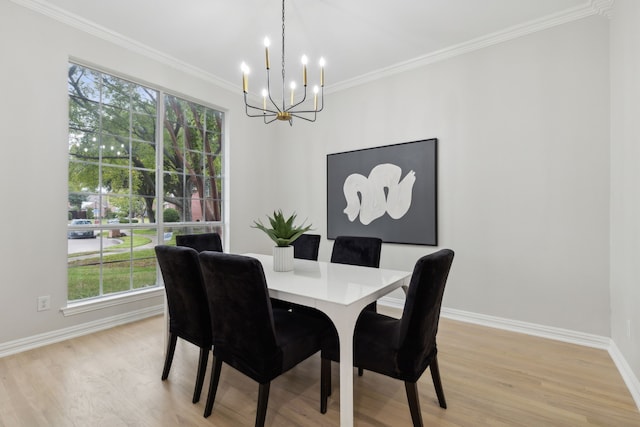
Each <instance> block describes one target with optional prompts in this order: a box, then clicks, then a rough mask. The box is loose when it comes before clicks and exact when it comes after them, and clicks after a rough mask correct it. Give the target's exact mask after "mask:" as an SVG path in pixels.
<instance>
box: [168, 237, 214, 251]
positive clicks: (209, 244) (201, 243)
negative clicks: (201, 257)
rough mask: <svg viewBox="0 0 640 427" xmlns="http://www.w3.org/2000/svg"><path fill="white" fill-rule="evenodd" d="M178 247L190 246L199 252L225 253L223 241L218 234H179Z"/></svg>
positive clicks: (177, 238)
mask: <svg viewBox="0 0 640 427" xmlns="http://www.w3.org/2000/svg"><path fill="white" fill-rule="evenodd" d="M176 245H177V246H188V247H190V248H193V249H195V250H196V251H198V252H202V251H216V252H224V250H223V249H222V239H221V238H220V235H219V234H218V233H201V234H179V235H177V236H176Z"/></svg>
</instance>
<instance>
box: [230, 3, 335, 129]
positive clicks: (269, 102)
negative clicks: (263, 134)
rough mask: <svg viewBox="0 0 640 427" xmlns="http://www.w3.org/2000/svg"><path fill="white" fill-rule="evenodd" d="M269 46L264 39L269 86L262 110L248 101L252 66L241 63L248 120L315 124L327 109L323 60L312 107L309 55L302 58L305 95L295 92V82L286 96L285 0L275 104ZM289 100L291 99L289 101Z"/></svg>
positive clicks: (263, 92) (263, 93)
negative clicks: (278, 92)
mask: <svg viewBox="0 0 640 427" xmlns="http://www.w3.org/2000/svg"><path fill="white" fill-rule="evenodd" d="M269 45H270V41H269V39H268V38H266V37H265V39H264V49H265V62H266V68H267V87H266V88H265V89H262V93H261V95H262V107H260V106H256V105H251V104H250V103H249V102H248V101H247V94H248V93H249V67H248V66H247V64H245V63H244V62H243V63H242V66H241V70H242V91H243V92H244V105H245V112H246V113H247V116H249V117H262V118H263V120H264V122H265V124H268V123H272V122H274V121H276V120H281V121H288V122H289V125H293V118H294V117H295V118H299V119H303V120H306V121H309V122H315V121H316V116H317V114H318V112H320V111H322V108H323V107H324V65H325V62H324V58H320V63H319V65H320V86H319V87H318V86H317V85H316V86H314V87H313V105H311V104H312V102H311V100H307V62H308V59H307V56H306V55H303V56H302V86H303V90H302V95H301V96H298V94H297V93H296V91H295V89H296V83H295V81H292V82H291V84H290V86H289V88H290V94H289V95H290V96H289V97H286V96H285V73H284V65H285V62H284V0H282V97H281V99H279V100H278V102H276V101H275V100H274V97H273V96H272V92H271V79H270V75H269V74H270V65H269ZM287 98H288V99H287ZM287 101H288V103H287Z"/></svg>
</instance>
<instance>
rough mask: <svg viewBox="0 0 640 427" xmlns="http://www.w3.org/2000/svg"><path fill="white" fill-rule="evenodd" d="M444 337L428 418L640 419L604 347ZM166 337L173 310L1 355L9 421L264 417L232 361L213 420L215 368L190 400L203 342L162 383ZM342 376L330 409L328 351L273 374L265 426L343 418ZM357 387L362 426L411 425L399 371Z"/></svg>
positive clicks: (462, 328)
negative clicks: (437, 388) (439, 390)
mask: <svg viewBox="0 0 640 427" xmlns="http://www.w3.org/2000/svg"><path fill="white" fill-rule="evenodd" d="M379 307H380V306H379ZM381 310H385V308H381ZM386 311H387V312H388V311H389V309H388V308H387V309H386ZM395 313H396V314H397V312H395ZM438 340H439V341H438V342H439V362H440V372H441V375H442V381H443V386H444V391H445V395H446V399H447V403H448V409H446V410H444V409H441V408H440V407H439V406H438V403H437V399H436V396H435V392H434V390H433V385H432V383H431V376H430V375H429V373H428V372H425V374H424V375H423V376H422V378H421V380H420V383H419V393H420V394H419V396H420V403H421V409H422V416H423V419H424V422H425V425H426V426H608V427H609V426H640V412H639V411H638V409H637V407H636V406H635V404H634V402H633V399H632V398H631V396H630V394H629V391H628V390H627V389H626V387H625V385H624V383H623V380H622V378H621V377H620V375H619V373H618V371H617V370H616V368H615V366H614V364H613V362H612V361H611V358H610V357H609V355H608V354H607V352H606V351H604V350H597V349H591V348H585V347H580V346H577V345H572V344H565V343H561V342H556V341H551V340H546V339H542V338H536V337H531V336H527V335H522V334H517V333H512V332H506V331H502V330H497V329H491V328H486V327H482V326H476V325H471V324H466V323H461V322H456V321H453V320H447V319H442V320H441V322H440V331H439V333H438ZM163 345H164V341H163V319H162V318H161V317H154V318H151V319H147V320H143V321H140V322H136V323H133V324H129V325H125V326H121V327H117V328H114V329H110V330H108V331H104V332H100V333H96V334H93V335H89V336H85V337H81V338H76V339H72V340H69V341H66V342H62V343H58V344H54V345H50V346H47V347H43V348H39V349H35V350H32V351H28V352H24V353H20V354H17V355H13V356H9V357H5V358H2V359H0V426H3V427H4V426H6V427H22V426H26V427H37V426H56V427H66V426H78V427H80V426H82V427H85V426H104V427H118V426H136V427H137V426H150V427H151V426H153V427H157V426H234V427H235V426H252V425H253V424H254V420H255V408H256V399H257V393H258V385H257V384H256V383H254V382H253V381H251V380H250V379H248V378H247V377H245V376H243V375H241V374H239V373H238V372H236V371H234V370H233V369H232V368H230V367H229V366H226V365H223V368H222V377H221V381H220V386H219V389H218V395H217V397H216V402H215V405H214V408H213V414H212V415H211V416H210V417H209V418H207V419H205V418H203V417H202V412H203V410H204V403H205V400H206V394H207V386H208V380H209V374H208V373H207V378H206V379H205V387H204V390H203V395H202V398H201V400H200V402H198V403H197V404H192V403H191V396H192V392H193V384H194V379H195V372H196V363H197V357H198V350H197V349H196V348H195V347H194V346H192V345H190V344H188V343H185V342H184V341H181V340H178V346H177V348H176V355H175V358H174V362H173V367H172V369H171V373H170V375H169V378H168V380H167V381H164V382H163V381H161V380H160V375H161V371H162V364H163V357H164V356H163V351H164V349H163ZM209 365H211V361H210V362H209ZM332 374H333V394H332V396H331V397H330V400H329V409H328V412H327V413H326V414H325V415H322V414H320V412H319V405H320V403H319V402H320V380H319V375H320V358H319V355H317V354H316V355H315V356H313V357H311V358H310V359H308V360H307V361H305V362H303V363H302V364H301V365H299V366H297V367H296V368H294V369H293V370H291V371H289V372H287V373H286V374H284V375H283V376H281V377H279V378H277V379H276V380H275V381H273V382H272V385H271V395H270V398H269V407H268V411H267V425H269V426H337V425H338V424H339V401H340V399H339V395H340V393H339V388H338V384H339V378H338V366H337V365H336V364H333V369H332ZM354 393H355V417H356V419H355V425H356V426H380V427H382V426H394V427H395V426H410V425H411V417H410V414H409V408H408V406H407V401H406V396H405V392H404V386H403V384H402V383H401V382H400V381H396V380H393V379H390V378H387V377H383V376H381V375H377V374H375V373H372V372H366V371H365V374H364V376H363V377H358V376H357V375H355V381H354Z"/></svg>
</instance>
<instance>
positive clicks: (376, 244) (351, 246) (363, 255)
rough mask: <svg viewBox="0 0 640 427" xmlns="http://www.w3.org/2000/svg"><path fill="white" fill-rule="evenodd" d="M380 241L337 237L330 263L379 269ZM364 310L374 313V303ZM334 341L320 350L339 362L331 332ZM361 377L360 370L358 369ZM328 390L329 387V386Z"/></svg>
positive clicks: (369, 238)
mask: <svg viewBox="0 0 640 427" xmlns="http://www.w3.org/2000/svg"><path fill="white" fill-rule="evenodd" d="M381 250H382V239H379V238H377V237H355V236H338V237H336V240H335V242H334V243H333V249H332V251H331V262H333V263H337V264H350V265H359V266H362V267H375V268H378V267H380V252H381ZM364 310H367V311H372V312H375V311H376V303H375V301H374V302H372V303H371V304H369V305H367V306H366V307H365V308H364ZM332 332H333V333H332V334H333V336H334V339H330V340H329V342H328V343H327V345H325V348H324V349H323V350H322V357H323V358H325V359H330V360H333V361H336V362H339V361H340V346H339V340H338V332H337V331H336V330H335V328H334V329H333V331H332ZM358 374H359V375H362V369H358ZM329 388H331V386H330V385H329Z"/></svg>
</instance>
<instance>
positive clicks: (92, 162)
mask: <svg viewBox="0 0 640 427" xmlns="http://www.w3.org/2000/svg"><path fill="white" fill-rule="evenodd" d="M68 91H69V144H68V145H69V146H68V149H69V200H68V219H69V230H68V233H67V238H68V300H69V301H77V300H82V299H87V298H95V297H101V296H105V295H110V294H115V293H121V292H128V291H132V290H136V289H141V288H145V287H151V286H156V285H157V283H156V278H157V277H158V274H157V271H156V261H155V253H154V250H153V247H154V246H155V245H156V244H159V243H163V244H175V236H176V235H178V234H180V233H199V232H211V231H216V232H219V233H222V225H223V221H222V188H223V187H222V180H223V176H222V173H221V171H222V164H223V161H222V158H223V157H222V156H223V153H222V147H223V144H222V141H223V134H222V129H223V121H224V114H223V113H222V112H220V111H216V110H214V109H212V108H210V107H206V106H204V105H201V104H198V103H195V102H192V101H188V100H185V99H181V98H178V97H176V96H173V95H167V94H164V93H163V92H162V91H160V90H157V89H153V88H150V87H146V86H143V85H140V84H137V83H134V82H131V81H128V80H124V79H121V78H118V77H115V76H112V75H108V74H105V73H103V72H100V71H97V70H92V69H89V68H87V67H84V66H82V65H78V64H74V63H71V64H69V73H68ZM161 107H162V108H161ZM162 111H164V116H163V117H161V116H160V114H161V112H162ZM158 123H161V124H162V127H161V128H160V129H158ZM159 207H160V209H159Z"/></svg>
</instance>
